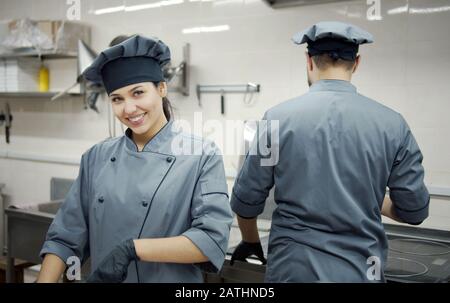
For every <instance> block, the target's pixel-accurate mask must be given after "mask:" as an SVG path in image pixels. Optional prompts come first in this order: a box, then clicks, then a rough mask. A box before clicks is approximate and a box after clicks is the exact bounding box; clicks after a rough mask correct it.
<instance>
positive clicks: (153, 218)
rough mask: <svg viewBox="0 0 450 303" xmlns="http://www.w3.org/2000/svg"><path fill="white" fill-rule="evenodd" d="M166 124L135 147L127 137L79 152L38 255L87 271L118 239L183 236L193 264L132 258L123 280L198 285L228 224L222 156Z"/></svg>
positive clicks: (215, 264) (220, 253) (213, 265)
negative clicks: (75, 261)
mask: <svg viewBox="0 0 450 303" xmlns="http://www.w3.org/2000/svg"><path fill="white" fill-rule="evenodd" d="M172 126H173V122H172V121H169V122H168V123H167V124H166V125H165V126H164V127H163V128H162V129H161V130H160V131H159V133H158V134H157V135H155V137H153V138H152V139H151V140H150V141H149V142H148V143H147V145H146V146H145V147H144V149H143V151H142V152H138V150H137V146H136V145H135V143H134V142H133V141H132V139H131V138H130V130H129V129H128V130H127V132H126V135H124V136H122V137H119V138H113V139H109V140H106V141H104V142H102V143H99V144H97V145H95V146H93V147H92V148H91V149H89V150H88V151H87V152H86V153H84V154H83V156H82V160H81V165H80V171H79V175H78V178H77V179H76V181H75V182H74V184H73V186H72V188H71V189H70V191H69V193H68V195H67V197H66V199H65V201H64V203H63V204H62V206H61V209H60V210H59V211H58V213H57V214H56V217H55V219H54V221H53V223H52V224H51V226H50V229H49V231H48V233H47V238H46V241H45V243H44V245H43V248H42V251H41V256H42V257H43V256H44V255H45V254H47V253H51V254H55V255H57V256H59V257H60V258H61V259H62V260H64V261H66V260H67V259H68V258H69V257H70V256H77V257H79V258H80V259H81V261H82V262H84V261H85V260H86V259H87V258H88V257H89V256H90V258H91V270H92V271H94V270H95V269H96V268H97V266H98V265H99V263H100V262H101V261H102V260H103V259H104V258H105V257H106V256H107V255H108V253H109V252H110V251H111V250H112V249H114V247H115V246H116V245H118V244H119V243H121V242H122V241H124V240H126V239H128V238H133V239H138V238H163V237H173V236H180V235H183V236H186V237H187V238H189V239H190V240H191V241H192V242H193V243H194V244H195V245H196V246H197V247H198V248H199V249H200V250H201V251H202V253H203V254H204V255H205V256H207V257H208V258H209V262H206V263H199V264H175V263H154V262H140V261H138V262H132V263H131V264H130V266H129V268H128V277H127V279H126V281H125V282H138V281H139V282H202V270H207V271H217V270H219V269H220V268H221V266H222V264H223V261H224V258H225V252H226V249H227V244H228V238H229V231H230V226H231V222H232V215H231V209H230V205H229V201H228V191H227V184H226V179H225V171H224V167H223V160H222V156H221V155H220V153H219V150H218V149H217V147H215V146H214V145H213V144H212V143H211V142H206V141H204V142H203V141H202V140H201V139H200V138H197V137H194V136H192V135H188V134H185V133H182V132H181V131H178V130H175V128H173V127H172Z"/></svg>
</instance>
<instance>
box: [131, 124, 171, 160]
mask: <svg viewBox="0 0 450 303" xmlns="http://www.w3.org/2000/svg"><path fill="white" fill-rule="evenodd" d="M172 127H173V120H169V121H168V122H167V123H166V124H165V125H164V126H163V127H162V128H161V129H160V130H159V131H158V132H157V133H156V134H155V135H154V136H153V138H151V139H150V141H148V142H147V143H146V144H145V146H144V148H143V149H142V152H158V153H170V148H169V150H168V149H167V146H169V147H170V146H171V139H172V138H173V137H174V136H175V135H176V134H175V133H174V131H173V129H172ZM124 137H125V145H126V147H127V148H128V149H129V150H131V151H133V152H138V147H137V145H136V143H134V141H133V139H132V131H131V129H130V128H127V130H126V131H125V135H124Z"/></svg>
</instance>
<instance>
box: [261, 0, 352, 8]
mask: <svg viewBox="0 0 450 303" xmlns="http://www.w3.org/2000/svg"><path fill="white" fill-rule="evenodd" d="M264 2H266V3H267V4H268V5H270V6H271V7H272V8H285V7H293V6H305V5H314V4H322V3H331V2H349V0H264Z"/></svg>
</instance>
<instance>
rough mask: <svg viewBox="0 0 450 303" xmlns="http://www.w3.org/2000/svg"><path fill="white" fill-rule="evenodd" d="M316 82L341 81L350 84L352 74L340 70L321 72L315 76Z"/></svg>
mask: <svg viewBox="0 0 450 303" xmlns="http://www.w3.org/2000/svg"><path fill="white" fill-rule="evenodd" d="M318 80H343V81H348V82H350V81H351V80H352V73H351V72H349V71H344V70H341V69H328V70H326V71H321V72H320V73H319V74H318V75H317V81H318Z"/></svg>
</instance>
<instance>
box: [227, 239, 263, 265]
mask: <svg viewBox="0 0 450 303" xmlns="http://www.w3.org/2000/svg"><path fill="white" fill-rule="evenodd" d="M252 255H255V256H256V257H257V258H258V259H259V260H260V261H261V262H262V264H266V263H267V261H266V258H264V252H263V250H262V246H261V242H256V243H249V242H244V241H241V243H239V245H238V246H237V247H236V249H235V250H234V252H233V255H232V256H231V261H230V264H231V265H233V264H234V261H235V260H238V261H242V262H247V260H246V259H247V258H248V257H250V256H252Z"/></svg>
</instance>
